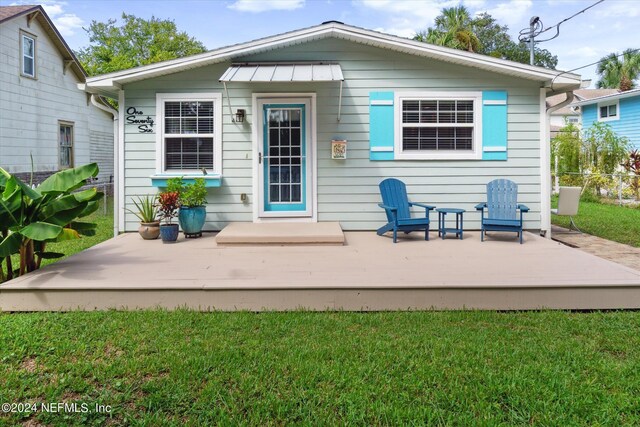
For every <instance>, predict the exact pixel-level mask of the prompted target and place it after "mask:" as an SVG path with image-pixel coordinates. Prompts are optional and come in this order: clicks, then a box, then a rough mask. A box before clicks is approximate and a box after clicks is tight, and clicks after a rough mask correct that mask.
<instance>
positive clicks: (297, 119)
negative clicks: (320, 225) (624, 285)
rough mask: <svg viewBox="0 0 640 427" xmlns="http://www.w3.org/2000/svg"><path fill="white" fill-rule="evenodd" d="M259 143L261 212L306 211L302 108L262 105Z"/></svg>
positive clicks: (303, 119) (293, 105) (287, 105)
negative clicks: (262, 206)
mask: <svg viewBox="0 0 640 427" xmlns="http://www.w3.org/2000/svg"><path fill="white" fill-rule="evenodd" d="M263 144H264V147H263V167H264V170H263V174H264V175H263V177H264V210H265V211H304V210H306V178H307V177H306V164H307V153H306V151H307V150H306V135H305V105H304V104H267V105H265V106H264V137H263Z"/></svg>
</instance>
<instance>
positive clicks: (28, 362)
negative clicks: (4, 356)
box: [20, 357, 39, 374]
mask: <svg viewBox="0 0 640 427" xmlns="http://www.w3.org/2000/svg"><path fill="white" fill-rule="evenodd" d="M20 369H22V370H23V371H27V372H28V373H30V374H33V373H34V372H36V371H38V370H39V366H38V362H37V361H36V359H35V358H34V357H27V358H26V359H24V360H23V361H22V363H21V364H20Z"/></svg>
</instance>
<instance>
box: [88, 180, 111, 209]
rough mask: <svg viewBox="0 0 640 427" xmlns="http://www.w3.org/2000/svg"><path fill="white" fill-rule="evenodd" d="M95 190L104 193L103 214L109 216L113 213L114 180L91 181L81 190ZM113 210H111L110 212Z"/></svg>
mask: <svg viewBox="0 0 640 427" xmlns="http://www.w3.org/2000/svg"><path fill="white" fill-rule="evenodd" d="M90 188H95V189H97V190H98V191H101V192H102V193H103V196H102V206H101V208H102V214H103V215H107V214H109V213H110V212H112V211H113V206H112V204H113V180H109V181H99V180H95V181H90V182H87V184H86V185H83V186H82V188H80V190H88V189H90ZM110 209H111V210H110Z"/></svg>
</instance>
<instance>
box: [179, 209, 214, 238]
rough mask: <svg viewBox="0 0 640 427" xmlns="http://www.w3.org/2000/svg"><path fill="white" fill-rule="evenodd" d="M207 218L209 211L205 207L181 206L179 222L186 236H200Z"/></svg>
mask: <svg viewBox="0 0 640 427" xmlns="http://www.w3.org/2000/svg"><path fill="white" fill-rule="evenodd" d="M206 216H207V210H206V208H205V207H204V206H194V207H187V206H181V207H180V213H179V214H178V221H180V227H182V231H184V234H190V235H194V234H200V233H202V227H204V221H205V217H206Z"/></svg>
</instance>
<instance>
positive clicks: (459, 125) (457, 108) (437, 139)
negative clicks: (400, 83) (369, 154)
mask: <svg viewBox="0 0 640 427" xmlns="http://www.w3.org/2000/svg"><path fill="white" fill-rule="evenodd" d="M481 100H482V94H481V93H474V92H465V93H438V92H431V93H406V94H405V93H397V94H396V99H395V101H394V105H395V112H396V113H395V114H396V115H395V117H396V119H395V123H396V126H395V129H396V131H395V150H394V151H395V152H396V156H395V157H396V158H397V159H475V158H479V157H480V156H481V151H482V143H481V140H480V135H481V133H480V127H481Z"/></svg>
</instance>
